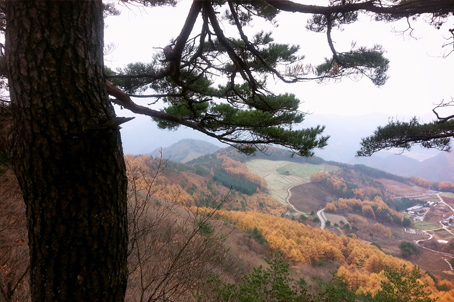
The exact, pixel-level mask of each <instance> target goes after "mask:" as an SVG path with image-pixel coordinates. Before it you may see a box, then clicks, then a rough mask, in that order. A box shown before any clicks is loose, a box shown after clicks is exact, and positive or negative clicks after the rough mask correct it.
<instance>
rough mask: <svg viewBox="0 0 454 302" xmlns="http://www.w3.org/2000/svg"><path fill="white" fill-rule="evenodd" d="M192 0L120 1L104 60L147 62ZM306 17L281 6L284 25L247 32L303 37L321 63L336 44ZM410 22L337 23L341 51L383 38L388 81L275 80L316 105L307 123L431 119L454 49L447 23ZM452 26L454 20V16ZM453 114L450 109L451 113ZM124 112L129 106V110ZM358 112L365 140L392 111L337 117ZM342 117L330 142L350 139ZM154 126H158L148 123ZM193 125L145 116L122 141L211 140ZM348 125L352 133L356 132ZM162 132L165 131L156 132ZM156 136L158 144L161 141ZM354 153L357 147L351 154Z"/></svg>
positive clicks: (445, 95) (306, 104)
mask: <svg viewBox="0 0 454 302" xmlns="http://www.w3.org/2000/svg"><path fill="white" fill-rule="evenodd" d="M190 4H191V1H190V0H183V1H181V2H180V3H179V4H178V6H177V7H176V8H173V7H157V8H146V9H145V8H142V7H133V6H132V7H130V8H129V9H126V8H122V11H123V13H122V14H121V16H117V17H108V18H107V20H106V25H107V27H106V30H105V43H106V44H108V43H113V44H114V45H115V50H114V51H113V52H112V53H111V54H108V55H107V56H106V65H108V66H110V67H124V66H125V65H126V64H127V63H130V62H138V61H142V62H149V61H150V60H151V57H152V52H153V51H162V50H160V49H159V48H161V49H162V48H163V47H165V46H166V45H168V44H169V42H170V41H171V39H172V38H175V37H177V36H178V34H179V33H180V30H181V28H182V25H183V23H184V21H185V19H186V15H187V11H188V9H189V7H190ZM120 8H121V7H120ZM305 20H306V16H305V15H302V14H300V13H285V12H281V13H280V14H279V16H278V24H279V26H278V27H273V26H272V25H270V24H268V23H263V22H260V23H254V24H253V28H251V29H248V33H253V32H257V31H259V30H266V31H267V30H272V31H273V32H274V34H273V36H274V38H275V41H276V42H281V43H292V44H299V45H300V46H301V51H300V53H301V54H304V55H305V56H306V58H305V61H304V62H305V63H307V64H309V63H312V64H315V65H316V64H318V63H321V62H323V60H324V58H325V57H330V50H329V46H328V43H327V40H326V35H325V34H323V33H320V34H316V33H311V32H308V31H307V30H306V29H305V26H306V21H305ZM412 25H413V27H414V28H415V30H414V32H413V33H412V35H413V37H411V36H410V35H409V33H408V32H407V33H405V34H403V35H402V34H399V32H401V31H403V30H405V29H407V27H408V25H407V23H406V21H405V20H402V21H400V22H395V23H390V24H384V23H380V22H374V21H371V20H370V18H369V17H367V16H364V17H362V18H361V20H360V22H357V23H355V24H352V25H348V26H344V27H343V29H342V30H341V31H340V30H335V31H333V40H334V42H335V45H336V48H337V50H338V51H340V52H341V51H348V50H349V49H350V44H351V43H352V42H354V41H356V44H357V46H369V47H371V46H373V45H375V44H380V45H382V46H383V48H384V49H385V50H386V51H387V53H386V57H387V58H388V59H390V61H391V63H390V68H389V70H388V75H389V77H390V78H389V80H388V82H387V83H386V84H385V85H384V86H382V87H376V86H374V85H373V84H372V83H371V82H370V80H369V79H366V78H364V79H362V80H360V81H352V80H350V79H344V80H343V81H342V82H340V83H325V84H318V83H315V82H306V83H296V84H282V83H277V85H276V87H275V88H274V91H275V92H281V93H282V92H290V93H294V94H296V95H297V97H298V98H299V99H300V100H301V101H302V102H303V103H302V105H301V107H300V110H301V111H304V112H310V113H312V115H311V116H310V117H309V118H308V120H309V124H310V123H311V121H312V123H316V124H317V123H320V124H329V123H331V122H332V120H333V118H332V117H328V116H326V115H327V114H336V115H340V116H355V115H365V114H368V113H372V112H378V113H384V114H386V115H387V116H390V117H398V118H401V119H402V118H403V119H408V117H409V116H423V115H425V118H424V121H426V122H428V121H430V120H432V119H433V118H434V115H433V114H432V113H431V110H432V108H433V107H434V103H437V102H440V101H441V100H443V99H444V100H450V99H451V97H452V96H454V93H453V89H452V86H453V82H454V81H453V80H454V77H453V75H452V69H453V66H454V64H453V63H454V54H452V55H451V56H449V57H448V58H444V59H443V58H442V57H443V54H444V53H446V52H447V51H449V49H448V48H443V47H442V46H443V44H444V43H446V41H445V40H444V36H446V35H447V30H446V29H447V26H444V27H442V28H441V29H440V30H436V29H435V28H433V27H432V26H430V25H428V24H426V23H425V22H424V21H423V20H419V21H418V22H413V23H412ZM448 26H452V19H451V22H450V23H449V24H448ZM451 49H452V46H451ZM270 84H274V83H270ZM450 114H452V112H446V113H445V115H450ZM121 115H122V116H125V115H129V114H128V112H127V111H126V110H124V111H122V112H121ZM355 120H358V121H359V120H362V121H363V122H361V125H358V126H356V127H360V128H364V129H366V128H367V129H369V130H367V131H368V132H366V134H361V136H358V138H357V139H355V141H357V142H358V144H359V140H360V137H364V136H367V135H369V134H371V133H372V131H373V129H374V128H375V126H376V125H378V124H381V125H384V124H386V121H387V117H384V118H382V119H381V120H380V121H378V122H377V121H375V120H374V121H372V120H371V121H369V122H370V124H372V126H371V125H365V123H366V122H367V121H368V120H367V118H366V120H364V118H362V119H352V118H348V117H346V118H345V119H342V118H341V119H339V123H343V122H346V123H351V122H352V121H355ZM336 121H337V119H336ZM306 125H307V124H306ZM337 125H339V124H336V125H334V126H331V127H327V129H326V131H325V133H326V134H329V135H332V139H331V142H332V143H331V145H329V146H328V147H330V146H334V142H335V140H336V139H337V140H339V141H343V140H344V138H343V137H339V138H336V137H335V136H334V132H335V130H336V128H337V127H338V126H337ZM303 126H304V125H303ZM144 128H147V129H148V132H146V134H144V132H142V131H145V130H144ZM151 129H154V130H152V131H150V130H151ZM127 130H129V132H128V131H127ZM193 132H195V131H192V132H178V133H173V134H172V135H169V134H167V133H165V134H163V132H161V131H160V130H156V127H155V125H154V124H153V122H151V121H149V118H147V117H140V118H137V119H136V120H134V121H133V122H129V123H127V124H126V125H125V126H124V130H123V134H124V135H123V137H124V139H123V142H124V144H123V146H124V148H125V152H126V153H129V152H132V153H145V152H150V151H152V150H153V149H154V148H157V147H159V146H163V147H166V146H168V145H170V144H172V143H175V142H176V141H178V140H179V139H181V138H184V137H188V135H191V136H190V137H194V138H199V139H207V140H209V139H208V138H207V137H206V136H201V135H197V133H193ZM188 133H189V134H188ZM349 133H350V134H349V135H350V136H352V132H351V131H350V132H349ZM125 134H126V135H125ZM157 135H160V136H159V137H157ZM180 135H181V136H182V137H180ZM192 135H194V136H192ZM344 135H345V134H344ZM167 139H168V140H167ZM170 139H172V140H170ZM156 141H158V142H159V145H156ZM211 141H212V140H211ZM212 142H214V141H212ZM137 150H139V151H137ZM353 155H354V154H353V153H352V157H353Z"/></svg>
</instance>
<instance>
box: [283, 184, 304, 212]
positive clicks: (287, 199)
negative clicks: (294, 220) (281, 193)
mask: <svg viewBox="0 0 454 302" xmlns="http://www.w3.org/2000/svg"><path fill="white" fill-rule="evenodd" d="M296 186H299V184H298V185H294V186H291V187H288V188H287V192H288V194H287V198H286V199H285V202H286V203H287V205H289V206H290V207H291V208H292V209H293V210H294V211H295V212H296V213H298V214H302V215H306V213H304V212H301V211H300V210H298V209H297V208H296V207H295V206H294V205H293V204H291V203H290V198H291V197H292V192H291V191H290V190H291V189H292V188H294V187H296Z"/></svg>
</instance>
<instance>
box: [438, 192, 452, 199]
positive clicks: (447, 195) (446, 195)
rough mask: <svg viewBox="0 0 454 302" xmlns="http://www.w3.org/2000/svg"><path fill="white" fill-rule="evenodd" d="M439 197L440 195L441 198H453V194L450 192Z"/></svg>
mask: <svg viewBox="0 0 454 302" xmlns="http://www.w3.org/2000/svg"><path fill="white" fill-rule="evenodd" d="M440 195H441V197H447V198H454V193H450V192H443V193H441V194H440Z"/></svg>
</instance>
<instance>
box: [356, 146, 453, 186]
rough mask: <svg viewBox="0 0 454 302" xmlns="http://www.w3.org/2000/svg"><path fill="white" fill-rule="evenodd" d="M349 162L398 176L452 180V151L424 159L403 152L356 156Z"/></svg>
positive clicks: (430, 179) (438, 180) (437, 180)
mask: <svg viewBox="0 0 454 302" xmlns="http://www.w3.org/2000/svg"><path fill="white" fill-rule="evenodd" d="M349 163H350V164H363V165H366V166H369V167H372V168H375V169H380V170H382V171H386V172H389V173H392V174H396V175H400V176H406V177H410V176H418V177H422V178H424V179H427V180H429V181H436V182H440V181H450V182H454V153H452V152H440V153H439V154H438V155H436V156H434V157H431V158H429V159H426V160H424V161H417V160H415V159H413V158H410V157H408V156H405V155H403V154H401V155H397V154H392V155H388V156H386V157H380V156H372V157H368V158H367V157H363V158H356V159H354V160H351V161H350V162H349Z"/></svg>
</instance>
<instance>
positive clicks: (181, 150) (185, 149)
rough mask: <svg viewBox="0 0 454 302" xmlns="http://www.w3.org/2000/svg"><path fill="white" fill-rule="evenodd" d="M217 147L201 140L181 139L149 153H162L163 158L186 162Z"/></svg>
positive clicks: (214, 150)
mask: <svg viewBox="0 0 454 302" xmlns="http://www.w3.org/2000/svg"><path fill="white" fill-rule="evenodd" d="M219 149H221V147H219V146H216V145H214V144H211V143H208V142H206V141H203V140H197V139H183V140H180V141H179V142H177V143H175V144H173V145H171V146H169V147H166V148H158V149H156V150H154V151H153V152H151V153H150V154H149V155H151V156H154V157H156V156H161V154H162V158H164V159H170V160H172V161H175V162H180V163H186V162H188V161H191V160H193V159H196V158H198V157H200V156H203V155H205V154H210V153H214V152H216V151H218V150H219Z"/></svg>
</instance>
